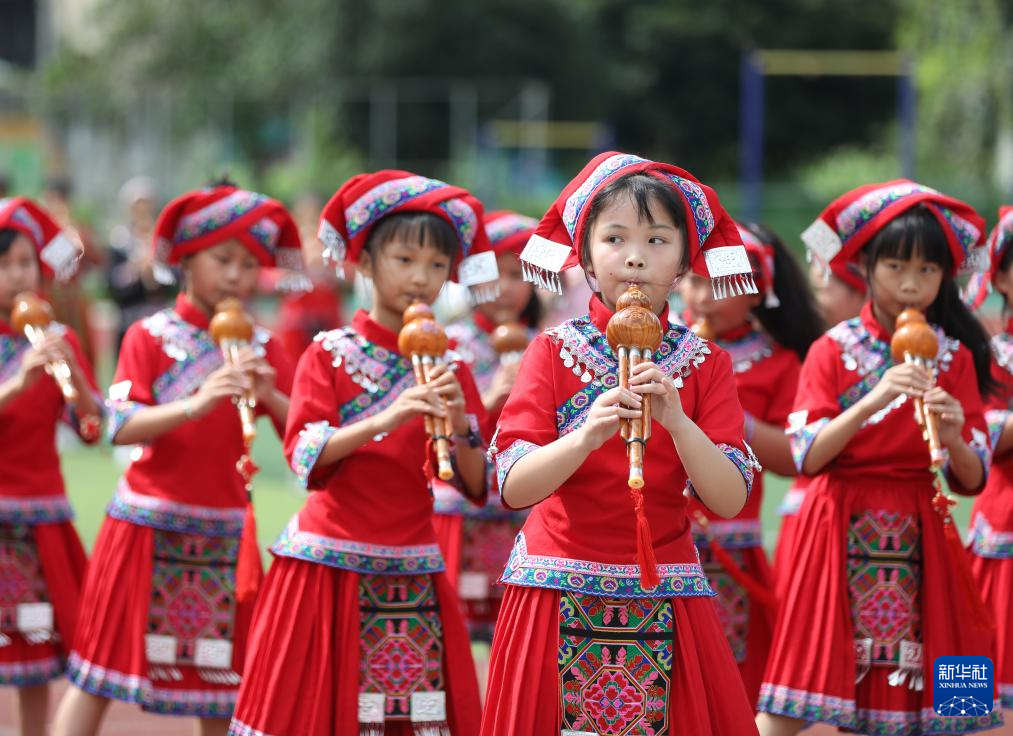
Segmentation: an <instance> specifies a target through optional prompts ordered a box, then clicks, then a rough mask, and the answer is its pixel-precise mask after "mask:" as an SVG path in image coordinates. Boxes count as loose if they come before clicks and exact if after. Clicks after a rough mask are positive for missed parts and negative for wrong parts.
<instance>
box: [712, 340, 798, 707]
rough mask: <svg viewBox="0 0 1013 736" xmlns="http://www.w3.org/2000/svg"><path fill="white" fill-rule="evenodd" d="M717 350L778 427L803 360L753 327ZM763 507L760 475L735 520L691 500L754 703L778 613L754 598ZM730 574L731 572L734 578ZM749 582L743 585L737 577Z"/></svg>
mask: <svg viewBox="0 0 1013 736" xmlns="http://www.w3.org/2000/svg"><path fill="white" fill-rule="evenodd" d="M715 343H716V344H717V345H718V347H720V348H722V349H723V350H724V351H725V352H727V353H728V355H729V357H730V358H731V360H732V372H733V374H734V375H735V385H736V389H737V390H738V394H739V402H740V403H741V404H742V408H743V409H744V410H745V411H746V412H747V413H748V414H750V415H752V416H753V417H754V418H755V419H757V420H759V421H761V422H766V423H768V424H773V425H776V426H783V425H784V423H785V422H786V421H787V419H788V414H789V413H790V412H791V403H792V401H793V400H794V398H795V388H796V386H797V384H798V374H799V369H800V367H801V362H800V361H799V359H798V355H796V353H795V352H794V351H792V350H788V349H787V348H784V347H782V346H780V345H778V344H776V343H775V342H774V341H773V340H771V338H770V337H769V336H768V335H767V334H766V333H765V332H763V331H762V330H760V329H757V328H756V327H754V326H753V325H752V324H747V325H743V326H742V327H741V328H739V329H736V330H733V331H731V332H728V333H726V334H724V335H719V336H718V337H717V339H716V340H715ZM762 504H763V474H762V473H760V474H757V476H756V478H755V479H754V481H753V491H752V493H751V494H750V496H749V501H748V502H747V503H746V506H745V508H743V509H742V511H741V512H739V515H738V516H736V517H735V518H734V519H723V518H721V517H720V516H718V515H717V514H715V513H714V512H712V511H710V510H709V509H708V508H707V507H706V506H704V505H703V504H702V503H700V502H699V501H697V502H695V503H694V504H693V509H694V511H696V510H699V511H702V512H703V513H704V515H706V516H707V518H708V528H707V530H706V532H705V531H704V530H702V529H700V528H699V527H696V528H695V529H694V533H695V534H696V538H697V548H698V549H699V550H700V559H701V561H702V562H703V566H704V570H705V571H706V573H707V577H708V578H709V579H710V581H711V585H712V586H713V587H714V588H715V590H716V592H717V598H715V599H714V602H715V604H716V605H717V610H718V618H719V619H720V620H721V624H722V626H723V627H724V630H725V634H726V636H727V637H728V642H729V644H731V647H732V654H733V655H734V656H735V661H736V662H738V664H739V671H740V672H741V673H742V681H743V684H744V685H745V686H746V694H747V695H748V696H749V701H750V702H751V703H755V702H756V698H757V696H758V695H759V694H760V682H761V681H762V680H763V670H764V668H765V667H766V664H767V654H768V652H769V649H770V638H771V635H772V632H773V629H774V618H775V613H776V612H775V610H774V609H773V607H772V606H771V604H770V600H769V598H768V599H766V602H765V600H764V599H761V598H757V597H756V595H755V594H756V590H763V591H771V590H773V588H774V575H773V573H772V572H771V569H770V565H769V564H768V562H767V555H766V553H765V552H764V550H763V538H762V534H761V523H760V508H761V506H762ZM711 539H713V541H715V542H717V544H719V545H720V546H721V547H722V548H723V549H724V550H725V551H726V552H727V553H728V555H729V556H730V557H731V559H732V561H733V562H734V563H735V565H736V567H737V568H738V569H736V570H733V571H732V572H731V573H729V571H728V570H726V569H725V568H724V566H723V565H722V564H721V562H720V561H718V560H716V559H715V558H714V555H713V553H712V551H711V549H710V541H711ZM733 575H734V576H733ZM743 576H745V577H747V578H748V579H749V585H750V587H753V586H756V587H755V589H753V590H752V591H750V590H748V589H747V588H746V587H745V586H744V585H743V584H742V581H741V578H742V577H743Z"/></svg>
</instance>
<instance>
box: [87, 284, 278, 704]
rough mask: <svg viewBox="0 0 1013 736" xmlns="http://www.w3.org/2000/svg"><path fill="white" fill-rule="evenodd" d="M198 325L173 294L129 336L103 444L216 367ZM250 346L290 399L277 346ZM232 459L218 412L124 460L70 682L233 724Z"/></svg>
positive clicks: (237, 444)
mask: <svg viewBox="0 0 1013 736" xmlns="http://www.w3.org/2000/svg"><path fill="white" fill-rule="evenodd" d="M207 327H208V317H207V315H205V314H204V313H203V312H202V311H200V310H199V309H198V308H197V307H195V306H194V305H193V304H192V303H191V302H190V301H189V300H188V299H187V298H186V297H185V296H183V295H180V296H179V297H178V298H177V300H176V306H175V308H173V309H166V310H163V311H161V312H158V313H156V314H154V315H152V316H151V317H148V318H147V319H144V320H142V321H141V322H135V323H134V324H133V325H132V326H131V327H130V329H128V330H127V334H126V336H125V337H124V340H123V347H122V349H121V351H120V358H119V364H118V365H117V368H116V375H115V378H114V383H113V385H112V386H111V387H110V389H109V408H110V411H111V413H112V414H111V417H110V424H109V436H110V438H113V437H115V436H116V433H117V432H118V431H119V429H120V427H122V426H123V424H124V423H125V422H126V420H127V419H129V418H130V416H131V415H132V414H134V413H135V412H136V411H138V410H139V409H140V408H142V407H143V406H151V405H157V404H166V403H169V402H170V401H175V400H176V399H179V398H182V397H185V396H190V395H192V394H193V393H194V392H195V391H196V390H197V389H198V387H199V386H200V385H201V383H203V382H204V381H205V380H206V379H207V377H208V375H209V374H210V373H211V372H212V371H214V370H216V369H217V368H219V367H220V366H221V365H222V355H221V350H220V349H219V347H218V346H217V345H216V344H215V343H214V341H213V340H212V339H211V336H210V335H209V334H208V332H207ZM254 342H255V346H256V349H257V350H259V351H260V352H261V354H262V355H264V357H265V358H266V359H267V361H268V362H269V363H270V364H271V365H272V366H274V368H275V369H276V370H277V386H278V388H279V390H281V391H283V392H285V393H288V392H289V391H290V390H291V385H292V368H291V363H290V362H289V360H288V356H287V354H286V353H285V351H284V348H283V347H282V346H281V345H280V344H279V343H278V342H277V340H273V339H271V336H270V333H268V332H266V331H264V330H261V329H259V328H258V329H257V330H256V333H255V338H254ZM277 429H278V431H279V433H281V432H282V428H281V427H280V426H279V427H278V428H277ZM243 452H244V447H243V439H242V429H241V427H240V421H239V413H238V412H237V411H236V407H235V406H233V405H232V403H231V402H229V401H222V402H221V403H220V404H219V405H218V406H217V407H216V408H215V409H213V410H212V411H211V412H210V413H208V414H207V415H205V416H204V417H201V418H199V419H194V420H191V421H188V422H186V423H185V424H182V425H181V426H179V427H177V428H176V429H174V430H172V431H170V432H167V433H166V434H164V435H162V436H160V437H158V438H157V439H155V440H153V441H152V442H150V443H147V444H145V445H141V446H139V447H138V448H137V449H136V450H135V451H134V455H133V462H132V463H131V464H130V466H129V467H128V468H127V470H126V473H125V474H124V476H123V478H122V479H121V480H120V483H119V486H118V488H117V489H116V495H115V496H114V497H113V500H112V502H111V503H110V504H109V507H108V509H107V513H108V516H107V517H106V520H105V522H104V523H103V525H102V529H101V530H100V532H99V536H98V539H97V540H96V542H95V550H94V552H93V555H92V560H93V562H94V564H93V566H92V572H91V574H90V575H89V576H88V579H87V582H86V585H85V589H84V593H83V597H82V608H81V618H80V621H79V625H78V635H77V638H76V639H75V642H74V651H73V652H72V654H71V661H70V667H69V669H70V680H71V682H73V683H74V684H75V685H77V686H78V687H80V688H81V689H83V690H86V691H87V692H90V693H92V694H94V695H100V696H102V697H106V698H115V699H117V700H125V701H127V702H130V703H137V704H139V705H141V706H142V707H143V708H144V709H145V710H151V711H154V712H156V713H163V714H169V715H191V716H201V717H209V718H227V717H229V716H230V715H231V714H232V709H233V707H234V706H235V701H236V694H237V691H238V686H239V681H240V674H241V673H242V671H243V658H244V654H245V650H246V632H247V628H248V626H249V620H250V616H251V614H252V608H253V604H252V602H250V603H246V604H243V605H237V603H236V601H235V597H234V596H235V588H236V579H235V572H236V559H237V555H238V550H239V537H240V535H241V533H242V529H243V516H244V510H245V506H246V490H245V488H244V485H243V480H242V478H241V477H240V475H239V473H238V472H237V471H236V462H237V461H238V460H239V458H240V456H241V455H242V454H243ZM127 581H129V583H128V582H127Z"/></svg>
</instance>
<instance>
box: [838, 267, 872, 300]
mask: <svg viewBox="0 0 1013 736" xmlns="http://www.w3.org/2000/svg"><path fill="white" fill-rule="evenodd" d="M830 273H832V274H833V275H834V276H836V277H837V278H838V279H840V280H841V281H843V282H844V283H845V284H847V285H848V286H850V287H851V288H852V289H854V290H855V291H857V292H858V293H859V294H865V293H866V292H868V290H869V283H868V282H867V281H866V280H865V277H864V276H863V275H862V272H861V271H860V270H859V269H858V266H856V265H855V264H854V263H850V262H849V263H840V262H835V263H831V264H830Z"/></svg>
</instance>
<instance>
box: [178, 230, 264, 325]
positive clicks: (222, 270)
mask: <svg viewBox="0 0 1013 736" xmlns="http://www.w3.org/2000/svg"><path fill="white" fill-rule="evenodd" d="M183 273H184V275H185V278H186V295H187V296H188V297H189V298H190V300H191V301H192V302H193V303H194V304H196V305H197V306H198V307H199V308H200V309H202V310H203V311H204V312H206V313H207V314H213V313H214V311H215V305H216V304H218V302H220V301H222V300H223V299H228V298H234V299H239V300H241V301H245V300H247V299H249V298H250V297H251V296H253V292H254V290H255V289H256V288H257V276H258V275H259V274H260V261H258V260H257V257H256V256H255V255H253V253H251V252H250V251H249V250H248V249H247V248H246V246H244V245H243V244H242V243H240V242H239V241H238V240H226V241H225V242H224V243H219V244H218V245H216V246H213V247H211V248H207V249H205V250H202V251H199V252H197V253H194V254H193V255H192V256H189V257H188V258H185V259H184V261H183Z"/></svg>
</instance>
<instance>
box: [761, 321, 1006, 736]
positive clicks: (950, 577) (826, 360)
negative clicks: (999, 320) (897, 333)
mask: <svg viewBox="0 0 1013 736" xmlns="http://www.w3.org/2000/svg"><path fill="white" fill-rule="evenodd" d="M889 339H890V338H889V335H888V334H887V333H886V332H885V331H884V330H883V328H882V326H881V325H880V324H879V323H878V322H877V321H876V319H875V318H874V317H873V316H872V307H871V305H870V304H866V306H865V307H864V308H863V310H862V314H861V316H860V317H859V318H856V319H853V320H849V321H847V322H842V323H841V324H839V325H837V326H836V327H834V328H833V329H831V330H830V331H829V332H828V333H827V334H826V335H824V336H823V337H821V338H820V339H819V340H817V341H816V342H815V343H814V344H813V346H812V348H811V349H810V350H809V355H808V357H807V358H806V360H805V363H804V364H803V366H802V375H801V377H800V379H799V390H798V396H797V398H796V401H795V411H794V412H793V413H792V415H791V417H790V420H789V430H790V432H791V434H792V451H793V454H794V455H795V461H796V464H797V465H798V466H799V468H801V466H802V462H803V460H804V458H805V455H806V453H807V452H808V449H809V447H810V446H811V445H812V442H813V440H814V438H815V437H816V435H817V434H818V433H819V432H820V430H821V429H822V428H823V427H824V426H825V425H826V424H827V423H828V422H829V421H830V420H831V419H832V418H833V417H835V416H837V415H838V414H839V413H840V412H841V411H843V410H844V409H847V408H848V407H850V406H851V405H853V404H854V403H855V402H856V401H858V400H859V399H861V398H862V397H863V396H865V395H866V394H867V393H868V392H869V391H870V390H871V389H872V388H873V386H875V385H876V383H877V382H878V381H879V379H880V378H881V377H882V375H883V373H884V372H885V371H886V370H887V369H888V368H889V367H890V366H891V365H893V363H892V360H891V357H890V346H889ZM939 345H940V347H939V354H938V356H937V359H936V366H937V369H938V372H939V375H938V384H939V385H940V386H942V387H943V388H944V389H945V390H946V391H947V392H949V393H950V394H952V395H953V396H954V397H955V398H956V399H958V400H959V401H960V402H961V404H962V405H963V407H964V413H965V417H966V421H965V424H964V431H963V436H964V439H965V441H967V442H968V444H969V445H970V446H971V447H972V448H974V449H975V451H976V452H978V453H979V455H980V456H981V460H982V463H983V465H984V466H985V467H986V468H987V467H988V463H989V443H988V437H987V434H986V432H987V427H986V424H985V419H984V414H983V407H982V404H981V398H980V396H979V394H978V390H977V381H976V378H975V372H974V366H973V364H972V361H971V356H970V353H969V352H968V350H967V349H966V348H964V347H963V346H961V345H960V343H959V342H958V341H956V340H954V339H952V338H950V337H947V336H946V335H945V334H942V333H941V331H940V333H939ZM912 412H913V409H912V406H911V403H910V402H909V401H907V399H906V397H905V396H900V397H898V398H897V399H895V400H894V401H893V402H891V403H890V405H889V406H887V407H886V408H884V409H883V410H881V411H880V412H878V413H877V414H875V415H874V416H872V417H871V418H870V419H869V420H868V421H867V422H866V424H865V425H864V426H863V427H862V429H860V430H859V431H858V433H857V434H856V435H855V436H854V437H853V438H852V439H851V441H850V442H849V443H848V445H847V446H846V448H845V449H844V451H843V452H842V453H841V454H840V455H838V456H837V458H836V459H835V460H834V461H833V462H832V463H831V464H830V465H829V466H828V467H827V468H826V469H825V471H824V472H822V473H821V474H820V475H818V476H816V477H814V478H813V479H812V481H811V482H810V485H809V488H808V491H807V493H806V497H805V500H804V502H803V505H802V509H801V511H800V513H799V519H798V533H797V538H796V543H795V545H794V547H793V549H792V553H791V554H792V557H791V560H790V564H789V567H788V569H789V570H790V574H791V578H790V581H789V582H788V583H787V592H786V596H785V599H784V600H783V601H782V605H781V608H780V615H779V617H778V622H777V626H776V628H775V632H774V642H773V646H772V649H771V655H770V660H769V663H768V666H767V673H766V676H765V677H764V683H763V687H762V690H761V695H760V703H759V707H760V710H762V711H766V712H769V713H776V714H780V715H786V716H790V717H793V718H799V719H802V720H805V721H824V722H827V723H831V724H834V725H837V726H840V727H843V728H848V729H852V730H855V731H857V732H859V733H897V734H936V733H966V732H970V731H975V730H979V729H985V728H992V727H994V726H995V725H996V724H998V723H1000V722H1001V721H1000V716H999V714H998V711H995V712H993V713H992V714H991V715H988V716H984V717H972V716H968V717H966V718H965V717H946V718H944V717H940V716H938V715H936V714H935V712H934V711H933V709H932V688H931V681H932V675H931V667H932V663H933V662H934V661H935V658H936V657H937V656H941V655H947V656H954V655H988V654H989V653H990V652H991V645H990V632H988V631H986V630H981V629H977V628H975V626H974V625H973V624H972V621H973V619H974V617H973V615H972V613H971V601H969V600H964V598H963V597H962V596H960V595H956V594H955V592H956V591H959V590H960V587H959V585H958V582H957V577H956V576H957V574H958V572H957V570H956V568H955V567H954V565H953V561H952V559H951V558H950V557H949V556H948V553H947V543H946V540H945V537H944V533H943V525H942V519H941V517H940V516H939V514H938V513H937V512H936V511H935V510H934V509H933V507H932V505H931V499H932V497H933V495H934V493H935V491H934V488H933V485H932V476H931V473H930V472H929V470H928V467H929V453H928V447H927V445H926V443H925V441H924V440H923V439H922V437H921V428H920V427H919V425H918V424H917V423H916V422H915V420H914V417H913V413H912ZM951 482H953V481H951ZM800 632H805V633H804V635H800ZM891 682H892V683H895V684H891Z"/></svg>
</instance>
